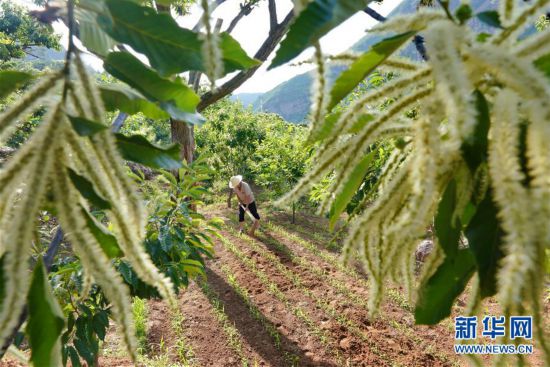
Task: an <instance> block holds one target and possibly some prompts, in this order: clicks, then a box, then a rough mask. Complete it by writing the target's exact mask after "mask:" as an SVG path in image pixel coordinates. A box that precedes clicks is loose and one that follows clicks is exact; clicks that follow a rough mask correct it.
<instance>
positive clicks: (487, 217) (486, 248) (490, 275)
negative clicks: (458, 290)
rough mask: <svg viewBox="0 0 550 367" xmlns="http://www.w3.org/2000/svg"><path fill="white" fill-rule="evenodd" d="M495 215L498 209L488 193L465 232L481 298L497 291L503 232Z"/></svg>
mask: <svg viewBox="0 0 550 367" xmlns="http://www.w3.org/2000/svg"><path fill="white" fill-rule="evenodd" d="M497 214H498V209H497V208H496V206H495V204H494V203H493V199H492V195H491V191H489V192H488V193H487V195H485V198H484V199H483V201H482V202H481V203H479V205H478V207H477V211H476V213H475V215H474V217H473V218H472V219H471V221H470V224H469V225H468V227H467V228H466V231H465V234H466V237H467V238H468V244H469V248H470V250H471V251H472V253H473V254H474V256H475V260H476V263H477V269H478V270H477V271H478V274H479V281H480V283H479V285H480V292H481V297H482V298H485V297H490V296H493V295H494V294H496V291H497V284H496V272H497V266H498V263H499V261H500V259H501V258H502V256H503V252H502V245H503V243H502V239H503V232H502V229H501V228H500V225H499V222H498V218H497Z"/></svg>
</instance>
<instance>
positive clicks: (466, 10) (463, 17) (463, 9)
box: [455, 4, 473, 24]
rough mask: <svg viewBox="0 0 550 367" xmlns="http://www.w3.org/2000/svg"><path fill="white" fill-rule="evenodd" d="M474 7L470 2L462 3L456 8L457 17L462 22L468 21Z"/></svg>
mask: <svg viewBox="0 0 550 367" xmlns="http://www.w3.org/2000/svg"><path fill="white" fill-rule="evenodd" d="M472 14H473V13H472V8H471V7H470V6H469V5H468V4H461V5H460V6H459V7H458V8H457V9H456V10H455V17H456V18H457V19H458V21H459V22H460V24H464V23H466V22H467V21H468V20H470V18H471V17H472Z"/></svg>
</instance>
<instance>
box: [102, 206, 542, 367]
mask: <svg viewBox="0 0 550 367" xmlns="http://www.w3.org/2000/svg"><path fill="white" fill-rule="evenodd" d="M260 210H261V208H260ZM262 214H264V216H265V217H267V219H268V220H270V221H272V222H273V223H276V224H280V225H282V226H283V227H285V230H287V231H288V232H290V233H294V234H295V235H296V236H298V237H300V238H302V239H304V240H307V241H309V242H310V243H313V244H315V245H317V246H318V248H319V249H321V250H322V251H324V252H325V253H326V254H332V255H336V253H335V252H334V251H335V250H333V249H332V250H331V251H329V250H327V249H325V248H324V246H323V241H326V240H328V239H330V238H331V234H330V233H329V232H328V230H327V228H328V225H327V223H326V221H325V220H324V219H322V218H316V217H300V218H299V221H298V223H297V224H296V225H295V226H292V225H290V224H289V219H288V217H286V216H285V215H284V214H281V213H266V212H264V213H262ZM208 215H211V216H220V217H222V218H224V219H225V220H226V221H227V227H226V228H227V229H224V230H223V231H222V233H221V234H222V236H223V237H224V238H225V239H226V240H228V241H229V242H230V243H232V244H233V245H234V246H235V248H236V249H237V250H236V251H240V252H242V253H243V254H244V257H245V258H246V259H248V260H246V261H243V260H242V259H239V257H238V256H236V255H235V254H234V253H233V252H232V251H230V250H229V249H228V248H226V247H225V246H224V245H223V241H221V240H218V239H216V240H215V251H216V256H215V258H214V259H213V260H209V261H208V270H207V280H206V282H207V286H208V288H209V289H210V291H211V297H212V296H214V297H215V298H216V299H217V300H218V301H219V304H220V305H221V306H220V307H221V309H222V310H223V314H224V315H225V316H224V317H225V320H226V321H225V322H220V321H219V319H218V318H217V317H216V313H215V310H214V307H213V306H212V304H211V302H210V301H209V298H208V297H207V295H206V293H205V292H204V291H203V290H202V289H201V287H200V286H199V285H197V284H195V283H193V284H192V285H191V286H190V287H189V288H188V289H187V291H186V292H185V293H182V294H181V296H180V309H181V311H182V313H183V314H184V316H185V321H184V325H183V328H184V332H185V335H186V337H187V339H188V340H189V343H190V347H191V348H192V350H193V354H194V355H195V359H194V363H193V364H192V365H193V366H195V365H198V366H220V367H221V366H242V365H248V366H274V367H278V366H329V367H330V366H392V367H393V366H426V367H428V366H466V365H468V363H467V361H466V360H465V359H462V358H460V357H458V356H456V355H455V354H454V350H453V345H454V342H455V341H454V327H453V324H452V322H451V321H450V320H446V321H445V322H443V323H442V324H440V325H437V326H432V327H427V326H417V325H414V317H413V315H412V314H411V312H410V308H408V307H407V305H406V304H405V303H406V302H405V301H404V298H402V297H401V296H399V294H402V293H403V291H402V290H401V289H399V288H398V287H393V289H394V294H397V295H398V296H394V297H393V298H392V297H390V299H387V300H386V302H385V303H384V305H383V307H382V310H381V313H380V315H379V317H377V318H375V319H371V318H369V315H368V312H367V310H366V308H365V307H363V306H364V305H365V304H361V305H358V304H356V302H354V301H353V300H351V299H350V298H349V297H348V296H346V294H344V293H343V292H342V290H339V289H336V288H335V287H333V286H331V285H330V284H328V283H327V281H328V280H329V279H332V280H335V281H337V282H340V284H345V286H346V288H347V292H349V293H348V294H353V295H354V296H355V297H359V299H363V300H368V296H369V292H368V289H366V287H365V279H362V278H360V279H361V280H360V281H358V280H357V279H354V278H352V277H350V276H349V275H348V274H344V273H343V272H341V271H340V270H338V269H336V268H335V267H334V266H333V265H331V264H330V263H328V262H327V261H325V260H323V259H321V258H319V257H318V256H316V255H314V254H312V253H311V252H310V251H308V250H307V249H305V248H304V247H302V246H301V245H300V244H299V243H296V242H295V241H293V240H292V239H291V238H289V237H287V236H285V235H283V234H281V233H278V232H275V231H269V230H268V229H266V228H265V226H264V227H263V228H262V229H261V230H260V232H259V233H258V236H257V238H256V239H255V240H254V241H256V242H254V243H255V245H256V246H260V247H259V248H257V249H254V248H253V245H251V243H250V238H249V237H239V236H237V235H236V234H235V232H234V231H232V230H231V228H235V224H234V223H233V222H230V221H229V219H228V218H230V217H231V218H232V217H234V216H235V214H234V213H233V212H230V211H228V210H226V209H224V208H222V207H221V206H217V207H211V208H209V210H208ZM315 233H316V235H314V234H315ZM257 250H258V251H257ZM266 254H270V255H268V256H270V257H272V259H271V260H270V259H269V258H267V257H266ZM292 254H294V255H292ZM296 258H299V259H301V260H300V263H299V264H297V263H296ZM293 259H294V261H293ZM247 261H248V262H247ZM247 263H248V264H250V263H252V264H254V266H255V269H256V271H257V273H254V272H253V271H251V270H250V269H249V268H248V267H247V266H250V265H247ZM316 269H321V270H323V271H324V274H323V275H322V276H321V275H319V271H315V270H316ZM258 274H260V275H262V274H263V275H265V278H261V276H259V275H258ZM285 274H286V276H285ZM266 281H267V282H268V283H269V284H268V286H266V284H265V282H266ZM234 282H237V283H238V284H239V285H240V287H241V288H244V289H245V290H246V292H247V294H248V296H249V303H251V304H252V305H253V306H254V307H256V308H257V310H258V311H259V314H260V317H261V318H262V320H263V322H261V321H259V320H258V316H257V315H256V317H255V316H254V314H253V313H252V312H251V311H250V309H249V307H248V305H247V303H246V302H245V301H244V300H243V298H242V297H241V295H239V293H238V292H237V290H236V288H234V286H233V285H232V283H234ZM277 292H280V293H277ZM281 297H282V298H281ZM395 297H397V298H395ZM399 297H401V298H399ZM466 298H467V297H465V296H461V298H460V299H459V300H458V302H457V306H456V307H455V308H454V309H453V314H452V316H451V317H454V316H455V315H459V314H460V312H461V311H463V309H464V307H465V304H466V301H467V299H466ZM484 307H485V308H484V310H485V312H486V313H488V314H494V315H498V306H497V305H496V302H495V301H494V300H492V299H491V300H489V301H487V302H486V303H485V304H484ZM545 307H546V309H548V307H549V305H548V304H546V305H545ZM149 310H150V311H149V325H148V327H149V335H148V345H149V348H148V349H149V350H148V354H149V357H154V356H159V355H162V354H167V357H168V359H169V360H170V362H171V363H172V364H171V365H174V366H187V365H188V364H183V363H182V361H180V360H178V357H177V353H175V352H174V351H175V349H176V341H177V340H176V339H177V336H176V335H175V334H174V332H173V330H172V329H171V320H170V319H169V312H168V310H167V308H166V306H165V305H164V304H163V303H162V302H158V301H152V302H150V304H149ZM306 320H309V322H308V321H306ZM266 324H267V325H270V326H271V329H268V328H267V327H266ZM227 325H230V326H232V327H233V328H234V330H236V333H235V335H233V339H236V341H235V340H233V341H230V338H228V336H227V333H226V331H227V330H226V328H227ZM270 331H271V332H270ZM274 334H277V336H276V337H277V338H278V343H276V342H275V339H274ZM161 341H162V344H163V345H164V348H163V350H159V349H158V345H160V344H161ZM235 344H238V346H237V347H236V346H235ZM535 350H536V343H535ZM529 360H530V361H531V362H532V363H533V365H535V366H536V365H542V362H540V351H538V352H537V353H535V355H533V356H530V357H529ZM485 361H487V359H485ZM101 362H102V363H101V365H106V366H117V365H126V364H125V363H126V362H127V361H124V360H116V361H115V360H112V358H108V357H102V360H101ZM117 363H121V364H117ZM155 366H157V364H155Z"/></svg>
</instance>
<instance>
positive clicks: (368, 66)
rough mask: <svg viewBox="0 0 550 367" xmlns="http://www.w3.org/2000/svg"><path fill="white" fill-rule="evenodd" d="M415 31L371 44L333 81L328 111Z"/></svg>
mask: <svg viewBox="0 0 550 367" xmlns="http://www.w3.org/2000/svg"><path fill="white" fill-rule="evenodd" d="M414 34H415V32H407V33H403V34H399V35H397V36H393V37H390V38H386V39H384V40H382V41H380V42H378V43H377V44H375V45H373V46H372V47H371V48H370V50H368V51H367V52H365V53H364V54H363V55H361V57H359V58H358V59H357V60H355V61H354V62H353V64H351V65H350V67H349V69H347V70H346V71H344V72H343V73H342V74H340V76H339V77H338V79H336V81H335V82H334V86H333V87H332V90H331V91H330V97H331V98H330V103H329V104H328V110H329V111H330V110H331V109H332V108H334V106H336V105H337V104H338V103H339V102H340V101H341V100H342V99H344V97H346V96H347V95H348V94H349V93H350V92H351V91H353V89H355V87H356V86H357V85H358V84H359V83H361V82H362V81H363V80H364V79H365V78H366V77H367V75H369V74H370V73H371V72H372V71H373V70H374V69H375V68H376V67H377V66H378V65H380V64H381V63H383V61H384V60H386V59H387V58H388V57H389V56H391V55H392V54H393V53H394V52H395V51H397V50H398V49H399V48H400V47H401V46H402V45H403V44H404V43H405V42H407V41H408V40H409V39H410V38H411V37H412V36H413V35H414Z"/></svg>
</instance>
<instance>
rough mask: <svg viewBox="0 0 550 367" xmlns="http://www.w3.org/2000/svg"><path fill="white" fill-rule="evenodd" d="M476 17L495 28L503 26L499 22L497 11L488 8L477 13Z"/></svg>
mask: <svg viewBox="0 0 550 367" xmlns="http://www.w3.org/2000/svg"><path fill="white" fill-rule="evenodd" d="M476 17H477V18H478V19H479V20H481V21H482V22H483V23H485V24H488V25H490V26H491V27H495V28H503V27H502V24H501V23H500V17H499V15H498V12H497V11H494V10H489V11H484V12H481V13H477V14H476Z"/></svg>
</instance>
